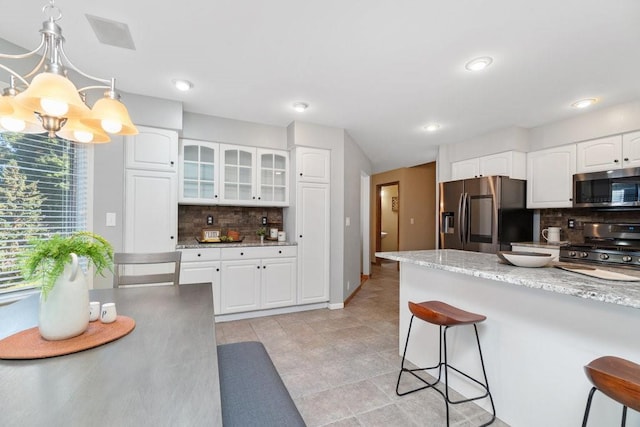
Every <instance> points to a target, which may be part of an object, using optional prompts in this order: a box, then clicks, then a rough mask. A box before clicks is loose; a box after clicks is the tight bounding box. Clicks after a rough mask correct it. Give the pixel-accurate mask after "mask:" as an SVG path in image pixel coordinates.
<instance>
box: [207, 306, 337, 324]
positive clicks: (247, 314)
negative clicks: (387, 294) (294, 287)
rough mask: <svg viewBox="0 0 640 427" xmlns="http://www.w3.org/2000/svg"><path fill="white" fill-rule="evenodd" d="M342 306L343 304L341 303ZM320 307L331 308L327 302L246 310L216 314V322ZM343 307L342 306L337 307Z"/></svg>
mask: <svg viewBox="0 0 640 427" xmlns="http://www.w3.org/2000/svg"><path fill="white" fill-rule="evenodd" d="M340 305H341V306H342V304H340ZM320 308H330V309H333V308H331V307H329V304H328V303H326V302H321V303H316V304H306V305H293V306H291V307H280V308H272V309H269V310H256V311H246V312H244V313H230V314H218V315H216V316H214V319H215V322H216V323H220V322H232V321H234V320H243V319H254V318H256V317H264V316H273V315H275V314H287V313H297V312H299V311H308V310H318V309H320ZM336 308H342V307H336Z"/></svg>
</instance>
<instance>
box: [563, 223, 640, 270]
mask: <svg viewBox="0 0 640 427" xmlns="http://www.w3.org/2000/svg"><path fill="white" fill-rule="evenodd" d="M583 236H584V243H576V244H570V245H568V246H561V247H560V261H570V262H580V263H593V264H604V265H611V266H626V267H634V268H640V224H603V223H597V222H591V223H585V224H584V231H583Z"/></svg>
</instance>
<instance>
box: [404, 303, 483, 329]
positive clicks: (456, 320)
mask: <svg viewBox="0 0 640 427" xmlns="http://www.w3.org/2000/svg"><path fill="white" fill-rule="evenodd" d="M409 311H411V314H413V315H414V316H416V317H417V318H418V319H422V320H424V321H425V322H429V323H433V324H434V325H440V326H455V325H469V324H472V323H478V322H482V321H483V320H486V319H487V317H486V316H483V315H481V314H476V313H471V312H469V311H464V310H461V309H459V308H457V307H453V306H451V305H449V304H447V303H444V302H442V301H425V302H420V303H415V302H411V301H409Z"/></svg>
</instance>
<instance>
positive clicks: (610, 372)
mask: <svg viewBox="0 0 640 427" xmlns="http://www.w3.org/2000/svg"><path fill="white" fill-rule="evenodd" d="M584 371H585V373H586V374H587V377H588V378H589V380H590V381H591V383H592V384H593V385H594V386H596V387H597V388H598V390H600V391H601V392H602V393H604V394H606V395H607V396H609V397H610V398H611V399H613V400H615V401H616V402H619V403H621V404H623V405H624V406H628V407H629V408H631V409H634V410H636V411H640V365H638V364H636V363H633V362H630V361H628V360H625V359H621V358H620V357H615V356H604V357H600V358H599V359H596V360H594V361H592V362H591V363H589V364H588V365H587V366H585V367H584Z"/></svg>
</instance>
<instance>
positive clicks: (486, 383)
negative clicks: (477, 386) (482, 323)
mask: <svg viewBox="0 0 640 427" xmlns="http://www.w3.org/2000/svg"><path fill="white" fill-rule="evenodd" d="M473 329H474V330H475V332H476V342H477V343H478V354H480V365H482V375H483V376H484V388H485V389H486V390H487V395H488V396H489V402H491V412H492V415H493V416H492V418H491V421H489V422H488V423H487V424H484V425H485V426H487V425H489V424H491V423H492V422H493V421H494V420H495V419H496V407H495V405H494V404H493V396H492V395H491V392H490V391H489V379H488V378H487V371H486V369H485V367H484V357H482V347H480V337H479V336H478V326H477V325H476V324H475V323H474V324H473Z"/></svg>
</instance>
